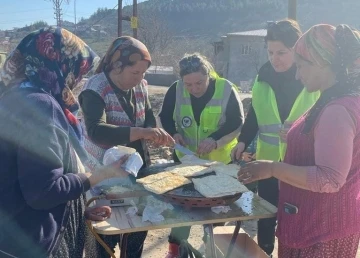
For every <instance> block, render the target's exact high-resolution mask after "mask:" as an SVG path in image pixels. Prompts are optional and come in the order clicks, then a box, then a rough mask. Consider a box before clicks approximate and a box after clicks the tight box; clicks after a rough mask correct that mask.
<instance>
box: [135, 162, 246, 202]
mask: <svg viewBox="0 0 360 258" xmlns="http://www.w3.org/2000/svg"><path fill="white" fill-rule="evenodd" d="M178 164H180V163H170V164H161V165H157V166H151V167H149V168H145V169H144V170H143V171H142V175H143V176H148V175H151V174H154V173H160V172H163V171H164V170H165V169H166V168H167V167H171V166H174V165H178ZM214 174H215V172H213V173H210V174H206V175H203V176H198V177H194V178H201V177H206V176H209V175H214ZM153 195H154V196H155V197H157V198H159V199H161V200H162V201H165V202H169V203H171V204H173V205H178V206H182V207H186V208H205V207H215V206H225V205H230V204H232V203H233V202H235V201H236V200H238V199H239V198H240V197H241V195H242V193H236V194H233V195H228V196H221V197H216V198H206V197H204V196H203V195H201V194H200V193H199V192H198V191H197V190H196V189H195V188H194V184H193V183H191V184H188V185H185V186H182V187H179V188H176V189H174V190H171V191H169V192H166V193H164V194H161V195H155V194H153Z"/></svg>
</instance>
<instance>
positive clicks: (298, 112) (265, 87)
mask: <svg viewBox="0 0 360 258" xmlns="http://www.w3.org/2000/svg"><path fill="white" fill-rule="evenodd" d="M319 96H320V92H314V93H309V92H307V91H306V89H305V88H304V89H303V90H302V91H301V92H300V94H299V95H298V96H297V98H296V100H295V102H294V105H293V107H292V109H291V111H290V114H289V116H288V117H287V118H286V120H285V122H284V124H282V123H281V119H280V114H279V110H278V106H277V102H276V97H275V93H274V91H273V90H272V88H271V86H270V85H269V84H268V83H266V82H259V81H258V78H256V80H255V84H254V86H253V89H252V105H253V108H254V110H255V113H256V118H257V122H258V125H259V138H258V142H257V148H256V159H258V160H261V159H265V160H273V161H279V160H284V157H285V153H286V143H285V142H282V141H281V140H280V137H279V132H280V130H281V129H282V128H284V129H289V128H290V127H291V126H292V124H293V122H295V121H296V120H297V119H298V118H299V117H301V116H302V115H303V114H304V113H305V112H306V111H308V110H309V109H310V108H311V107H312V106H313V105H314V104H315V102H316V101H317V99H318V98H319Z"/></svg>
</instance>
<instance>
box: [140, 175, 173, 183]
mask: <svg viewBox="0 0 360 258" xmlns="http://www.w3.org/2000/svg"><path fill="white" fill-rule="evenodd" d="M170 176H173V173H170V172H161V173H157V174H153V175H150V176H147V177H143V178H140V179H136V182H137V183H139V184H151V183H153V182H156V181H159V180H162V179H164V178H166V177H170Z"/></svg>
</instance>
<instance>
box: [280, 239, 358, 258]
mask: <svg viewBox="0 0 360 258" xmlns="http://www.w3.org/2000/svg"><path fill="white" fill-rule="evenodd" d="M359 239H360V234H355V235H351V236H348V237H344V238H340V239H335V240H331V241H327V242H323V243H317V244H315V245H312V246H310V247H306V248H301V249H296V248H290V247H287V246H284V245H282V244H281V243H280V242H279V248H278V257H279V258H349V257H356V252H357V249H358V246H359Z"/></svg>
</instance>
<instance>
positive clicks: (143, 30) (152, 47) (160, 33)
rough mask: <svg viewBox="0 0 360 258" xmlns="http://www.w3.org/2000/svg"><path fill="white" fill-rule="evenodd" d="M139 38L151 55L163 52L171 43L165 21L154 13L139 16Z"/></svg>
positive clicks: (171, 38) (170, 34) (171, 37)
mask: <svg viewBox="0 0 360 258" xmlns="http://www.w3.org/2000/svg"><path fill="white" fill-rule="evenodd" d="M139 38H140V40H141V41H142V42H143V43H144V44H145V45H146V46H147V48H148V49H149V51H150V52H151V53H154V52H156V51H159V50H165V49H166V48H167V47H168V46H169V44H171V42H172V41H173V35H172V33H171V32H170V30H169V28H168V26H167V25H166V23H165V21H164V20H163V19H162V18H161V17H160V16H159V14H156V13H149V12H147V13H144V14H142V15H141V16H140V26H139Z"/></svg>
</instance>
